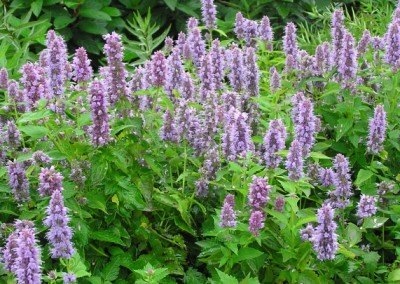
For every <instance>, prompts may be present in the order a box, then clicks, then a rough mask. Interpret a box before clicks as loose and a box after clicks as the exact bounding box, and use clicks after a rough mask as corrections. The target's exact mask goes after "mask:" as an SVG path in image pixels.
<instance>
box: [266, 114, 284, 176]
mask: <svg viewBox="0 0 400 284" xmlns="http://www.w3.org/2000/svg"><path fill="white" fill-rule="evenodd" d="M286 136H287V135H286V127H285V125H284V124H283V123H282V121H281V120H279V119H276V120H272V121H271V122H270V123H269V128H268V131H267V133H266V134H265V136H264V148H265V154H264V160H265V164H266V166H267V168H269V169H275V168H277V167H278V166H279V164H280V162H281V161H282V158H281V157H280V156H279V155H277V154H276V152H279V151H281V150H283V149H285V140H286Z"/></svg>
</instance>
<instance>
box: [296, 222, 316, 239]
mask: <svg viewBox="0 0 400 284" xmlns="http://www.w3.org/2000/svg"><path fill="white" fill-rule="evenodd" d="M314 234H315V228H314V227H313V226H312V225H311V224H307V226H306V227H305V228H304V229H301V230H300V238H301V240H302V241H311V239H312V237H313V235H314Z"/></svg>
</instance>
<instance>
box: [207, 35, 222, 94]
mask: <svg viewBox="0 0 400 284" xmlns="http://www.w3.org/2000/svg"><path fill="white" fill-rule="evenodd" d="M210 56H211V63H212V65H213V68H212V70H213V79H214V86H215V89H222V87H223V84H222V80H223V79H224V76H225V75H224V66H225V64H226V62H225V60H224V56H223V53H222V48H221V43H220V42H219V39H214V40H213V42H212V44H211V50H210Z"/></svg>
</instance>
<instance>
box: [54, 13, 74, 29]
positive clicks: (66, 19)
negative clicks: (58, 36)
mask: <svg viewBox="0 0 400 284" xmlns="http://www.w3.org/2000/svg"><path fill="white" fill-rule="evenodd" d="M74 21H75V19H74V18H71V17H70V16H66V15H63V16H59V17H56V18H55V19H54V27H55V28H56V29H58V30H60V29H63V28H65V27H66V26H68V25H69V24H71V23H72V22H74Z"/></svg>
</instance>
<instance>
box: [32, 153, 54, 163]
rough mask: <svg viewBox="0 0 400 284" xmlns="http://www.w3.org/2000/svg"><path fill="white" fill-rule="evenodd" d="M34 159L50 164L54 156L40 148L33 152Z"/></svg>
mask: <svg viewBox="0 0 400 284" xmlns="http://www.w3.org/2000/svg"><path fill="white" fill-rule="evenodd" d="M32 160H33V162H34V163H36V164H50V163H51V162H52V158H50V157H49V156H48V155H47V154H45V153H44V152H43V151H40V150H39V151H36V152H35V153H33V155H32Z"/></svg>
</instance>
